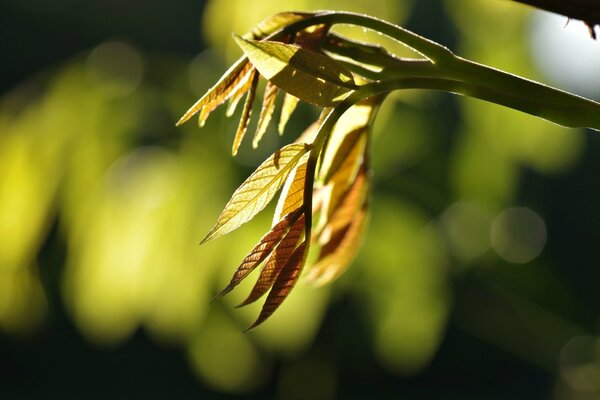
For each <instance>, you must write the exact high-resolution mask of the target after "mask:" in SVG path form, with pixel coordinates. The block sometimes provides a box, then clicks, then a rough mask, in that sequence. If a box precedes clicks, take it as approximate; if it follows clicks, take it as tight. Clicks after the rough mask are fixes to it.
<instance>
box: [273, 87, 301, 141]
mask: <svg viewBox="0 0 600 400" xmlns="http://www.w3.org/2000/svg"><path fill="white" fill-rule="evenodd" d="M299 101H300V99H299V98H297V97H296V96H292V95H291V94H289V93H286V94H285V96H284V97H283V105H282V106H281V115H280V116H279V125H278V126H277V131H278V132H279V134H280V135H283V132H284V131H285V126H286V125H287V123H288V121H289V120H290V117H291V116H292V113H293V112H294V110H295V109H296V106H297V105H298V102H299Z"/></svg>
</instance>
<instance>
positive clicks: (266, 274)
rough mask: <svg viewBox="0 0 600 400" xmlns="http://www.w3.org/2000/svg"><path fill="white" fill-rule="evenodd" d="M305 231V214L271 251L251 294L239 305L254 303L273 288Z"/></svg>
mask: <svg viewBox="0 0 600 400" xmlns="http://www.w3.org/2000/svg"><path fill="white" fill-rule="evenodd" d="M303 231H304V215H302V216H301V217H300V218H298V220H297V221H296V223H295V224H294V226H293V227H292V228H291V229H290V230H289V232H288V233H287V234H286V236H285V238H283V240H282V241H281V242H280V243H279V245H278V246H277V247H276V248H275V251H273V253H271V255H270V256H269V258H268V259H267V262H266V263H265V266H264V267H263V269H262V271H260V276H259V277H258V280H257V281H256V284H255V285H254V287H253V288H252V291H251V292H250V295H249V296H248V298H247V299H246V300H244V301H243V302H242V303H241V304H240V305H238V307H242V306H245V305H248V304H250V303H253V302H254V301H256V300H257V299H259V298H260V297H261V296H262V295H263V294H265V293H266V292H267V291H268V290H269V289H270V288H271V286H273V283H274V282H275V279H276V278H277V276H278V275H279V273H280V272H281V270H282V269H283V268H284V266H285V265H286V264H287V262H288V260H289V259H290V257H291V256H292V253H293V252H294V249H295V248H296V246H297V245H298V242H299V241H300V237H301V236H302V232H303Z"/></svg>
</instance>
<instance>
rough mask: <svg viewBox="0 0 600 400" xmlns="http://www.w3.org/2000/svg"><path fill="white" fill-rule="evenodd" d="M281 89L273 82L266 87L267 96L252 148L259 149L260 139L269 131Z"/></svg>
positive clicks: (264, 97) (264, 98)
mask: <svg viewBox="0 0 600 400" xmlns="http://www.w3.org/2000/svg"><path fill="white" fill-rule="evenodd" d="M278 91H279V89H278V88H277V86H275V85H273V84H272V83H271V82H267V84H266V86H265V94H264V96H263V103H262V108H261V110H260V117H259V118H258V125H257V126H256V133H255V134H254V139H253V140H252V147H253V148H257V147H258V143H259V142H260V139H262V137H263V135H264V134H265V132H266V131H267V128H268V126H269V123H270V122H271V117H272V116H273V111H274V110H275V100H277V92H278Z"/></svg>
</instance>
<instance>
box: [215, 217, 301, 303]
mask: <svg viewBox="0 0 600 400" xmlns="http://www.w3.org/2000/svg"><path fill="white" fill-rule="evenodd" d="M300 214H301V210H296V211H293V212H291V213H289V214H287V215H286V216H285V217H284V218H283V219H282V220H281V221H279V222H278V223H277V224H275V225H274V226H273V228H272V229H271V230H270V231H269V232H268V233H267V234H266V235H264V236H263V237H262V238H261V239H260V241H259V242H258V243H257V244H256V246H254V248H253V249H252V251H250V253H249V254H248V255H247V256H246V257H245V258H244V260H243V261H242V263H241V264H240V266H239V267H238V269H237V270H236V271H235V273H234V274H233V277H232V278H231V281H230V282H229V284H228V285H227V286H226V287H225V289H223V290H222V291H221V292H220V293H219V294H218V295H217V296H215V298H214V299H213V301H214V300H215V299H217V298H219V297H222V296H224V295H226V294H227V293H229V292H231V290H233V288H234V287H236V286H237V285H238V284H239V283H240V282H241V281H242V280H243V279H244V278H245V277H246V276H248V274H250V272H252V271H253V270H254V269H255V268H256V267H257V266H258V265H259V264H260V263H261V262H263V261H264V260H265V259H266V258H267V257H268V256H269V255H270V254H271V252H272V251H273V249H274V248H275V247H276V246H277V245H278V244H279V243H280V242H281V240H282V239H283V238H284V237H285V235H287V233H288V232H289V230H290V228H292V226H293V225H294V224H295V223H296V221H297V219H298V217H299V216H300Z"/></svg>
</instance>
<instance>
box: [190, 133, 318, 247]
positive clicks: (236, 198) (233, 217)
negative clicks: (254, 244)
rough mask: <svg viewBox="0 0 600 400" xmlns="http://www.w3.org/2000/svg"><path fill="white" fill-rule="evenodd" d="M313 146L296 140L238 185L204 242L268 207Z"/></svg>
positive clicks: (235, 226)
mask: <svg viewBox="0 0 600 400" xmlns="http://www.w3.org/2000/svg"><path fill="white" fill-rule="evenodd" d="M311 148H312V146H311V145H309V144H305V143H294V144H289V145H287V146H285V147H283V148H281V149H279V150H277V151H276V152H275V153H273V155H271V156H270V157H269V158H268V159H267V160H265V162H263V163H262V164H261V165H260V166H259V167H258V168H257V169H256V171H254V172H253V173H252V175H250V176H249V177H248V179H246V180H245V181H244V183H242V184H241V186H240V187H239V188H237V190H236V191H235V192H234V193H233V195H232V196H231V199H230V200H229V202H228V203H227V205H225V209H224V210H223V212H222V213H221V215H220V216H219V218H218V219H217V223H216V224H215V226H214V227H213V228H212V229H211V230H210V232H208V234H207V235H206V237H205V238H204V240H202V242H201V243H200V244H202V243H206V242H207V241H209V240H211V239H215V238H217V237H219V236H223V235H225V234H227V233H229V232H231V231H232V230H234V229H236V228H238V227H239V226H240V225H242V224H244V223H246V222H248V221H250V220H251V219H252V218H254V216H255V215H256V214H258V213H259V212H260V211H261V210H262V209H263V208H265V207H266V206H267V204H268V203H269V202H270V201H271V199H272V198H273V196H274V195H275V193H276V192H277V191H278V190H279V188H281V186H282V185H283V182H284V181H285V179H286V178H287V176H288V175H289V173H290V171H291V170H292V169H293V168H294V166H295V165H296V163H297V162H298V161H299V160H300V158H302V156H303V155H304V154H306V152H308V151H309V150H310V149H311Z"/></svg>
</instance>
